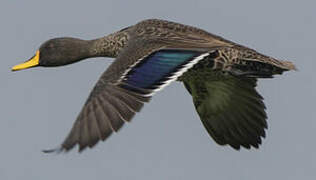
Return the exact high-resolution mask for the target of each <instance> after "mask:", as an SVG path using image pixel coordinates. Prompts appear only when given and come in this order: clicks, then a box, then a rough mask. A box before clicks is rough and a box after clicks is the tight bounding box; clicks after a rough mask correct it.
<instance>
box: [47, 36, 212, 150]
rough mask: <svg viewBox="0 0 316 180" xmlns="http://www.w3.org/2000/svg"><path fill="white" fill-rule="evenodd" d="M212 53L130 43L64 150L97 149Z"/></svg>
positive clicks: (104, 78)
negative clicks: (150, 101) (148, 103)
mask: <svg viewBox="0 0 316 180" xmlns="http://www.w3.org/2000/svg"><path fill="white" fill-rule="evenodd" d="M208 55H209V52H208V51H206V50H201V49H194V50H193V49H188V48H186V49H181V48H176V49H173V48H170V47H167V46H165V44H164V45H163V44H159V43H157V42H155V43H153V42H144V41H137V40H135V41H134V42H129V43H128V44H127V47H126V48H125V49H124V50H123V52H121V53H120V55H119V56H118V57H117V59H116V60H115V61H114V62H113V63H112V64H111V65H110V66H109V68H108V69H107V70H106V71H105V72H104V73H103V74H102V76H101V78H100V79H99V80H98V82H97V83H96V85H95V87H94V89H93V90H92V92H91V94H90V96H89V98H88V99H87V101H86V103H85V105H84V107H83V109H82V111H81V112H80V114H79V116H78V118H77V120H76V122H75V123H74V125H73V127H72V129H71V131H70V133H69V135H68V136H67V137H66V139H65V140H64V142H63V143H62V145H61V147H60V148H58V149H54V150H48V151H45V152H56V151H69V150H70V149H72V148H73V147H74V146H75V145H76V144H78V145H79V151H82V150H84V149H85V148H86V147H90V148H91V147H93V146H94V145H95V144H96V143H97V142H98V141H99V140H105V139H106V138H107V137H109V136H110V135H111V134H112V132H113V131H114V132H116V131H118V130H119V129H120V128H121V127H122V126H123V124H124V122H129V121H130V120H131V119H132V118H133V116H134V115H135V113H136V112H139V111H140V110H141V108H142V107H143V104H144V103H145V102H148V101H149V100H150V98H151V96H152V95H153V94H154V93H155V92H157V91H158V90H161V89H163V88H164V87H165V86H166V85H168V84H169V83H171V82H172V81H174V80H176V79H177V78H178V77H179V76H181V75H182V74H183V73H184V72H185V71H186V70H188V69H189V68H190V67H192V66H193V65H194V64H196V63H197V62H198V61H199V60H201V59H203V58H204V57H206V56H208Z"/></svg>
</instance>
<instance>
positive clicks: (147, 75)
mask: <svg viewBox="0 0 316 180" xmlns="http://www.w3.org/2000/svg"><path fill="white" fill-rule="evenodd" d="M200 54H201V52H196V51H184V50H161V51H158V52H155V53H153V54H151V55H149V56H148V57H146V58H144V59H143V60H141V62H140V63H138V64H137V65H136V66H134V67H133V68H132V69H131V70H130V71H129V72H128V73H127V75H126V79H125V80H123V82H124V83H126V84H128V85H130V86H132V87H134V88H142V89H155V88H158V87H159V85H161V83H162V82H163V81H165V80H167V79H168V78H169V77H170V76H172V75H173V74H174V73H175V72H177V71H180V70H181V69H182V68H183V67H184V65H185V64H187V63H189V62H190V61H192V60H193V59H194V58H195V57H197V56H199V55H200Z"/></svg>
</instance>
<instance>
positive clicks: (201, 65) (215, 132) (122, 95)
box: [12, 19, 295, 152]
mask: <svg viewBox="0 0 316 180" xmlns="http://www.w3.org/2000/svg"><path fill="white" fill-rule="evenodd" d="M91 57H111V58H115V60H114V62H113V63H112V64H111V65H110V66H109V67H108V69H107V70H106V71H105V72H104V73H103V74H102V75H101V77H100V79H99V80H98V82H97V83H96V85H95V87H94V88H93V90H92V92H91V93H90V95H89V97H88V98H87V101H86V103H85V104H84V106H83V108H82V110H81V112H80V114H79V115H78V117H77V119H76V121H75V123H74V124H73V127H72V129H71V131H70V133H69V134H68V136H67V137H66V138H65V140H64V141H63V143H62V144H61V145H60V147H58V148H56V149H51V150H46V151H44V152H60V151H69V150H71V149H72V148H73V147H74V146H75V145H77V144H78V146H79V152H81V151H82V150H84V149H85V148H87V147H90V148H92V147H93V146H95V145H96V144H97V143H98V142H99V141H100V140H102V141H104V140H105V139H107V138H108V137H109V136H110V135H111V134H112V132H117V131H118V130H119V129H120V128H121V127H122V126H123V124H124V123H125V122H130V121H131V119H132V118H133V117H134V115H135V114H136V112H139V111H140V110H141V109H142V107H143V105H144V104H145V103H147V102H149V101H150V99H151V97H152V96H153V95H154V94H155V93H156V92H157V91H160V90H162V89H163V88H164V87H166V86H167V85H169V84H170V83H171V82H173V81H180V82H182V83H183V84H184V87H185V88H186V89H187V91H188V92H189V93H190V94H191V96H192V99H193V103H194V106H195V109H196V111H197V113H198V115H199V117H200V119H201V121H202V124H203V125H204V127H205V129H206V130H207V132H208V133H209V135H210V137H212V138H213V140H214V141H215V142H216V143H217V144H219V145H230V146H231V147H233V148H234V149H236V150H239V149H240V147H244V148H247V149H249V148H251V147H254V148H258V147H259V145H260V144H261V138H264V137H265V129H266V128H267V127H268V126H267V121H266V119H267V115H266V112H265V109H266V107H265V105H264V103H263V98H262V96H261V95H260V94H259V93H258V92H257V91H256V89H255V88H256V86H257V79H258V78H272V77H273V76H274V75H277V74H282V73H283V72H284V71H289V70H295V66H294V65H293V64H292V63H291V62H289V61H281V60H277V59H275V58H273V57H269V56H266V55H263V54H260V53H259V52H257V51H255V50H253V49H250V48H248V47H245V46H242V45H240V44H237V43H234V42H232V41H229V40H226V39H224V38H222V37H220V36H217V35H214V34H211V33H209V32H206V31H204V30H202V29H199V28H195V27H192V26H187V25H183V24H179V23H175V22H170V21H165V20H158V19H149V20H144V21H141V22H139V23H137V24H135V25H133V26H129V27H127V28H124V29H122V30H120V31H118V32H115V33H112V34H110V35H107V36H105V37H102V38H99V39H94V40H82V39H77V38H70V37H63V38H55V39H50V40H48V41H46V42H44V43H43V44H42V45H41V46H40V48H39V49H38V50H37V51H36V53H35V55H34V56H33V57H32V58H31V59H30V60H28V61H26V62H24V63H22V64H19V65H16V66H14V67H13V68H12V70H13V71H17V70H22V69H26V68H31V67H35V66H43V67H54V66H63V65H67V64H71V63H75V62H78V61H81V60H84V59H87V58H91Z"/></svg>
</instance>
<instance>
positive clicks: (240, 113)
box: [184, 72, 267, 149]
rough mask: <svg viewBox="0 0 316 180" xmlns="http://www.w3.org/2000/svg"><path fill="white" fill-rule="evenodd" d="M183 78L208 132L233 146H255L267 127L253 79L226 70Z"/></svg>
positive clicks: (214, 137) (261, 102) (223, 142)
mask: <svg viewBox="0 0 316 180" xmlns="http://www.w3.org/2000/svg"><path fill="white" fill-rule="evenodd" d="M213 77H214V79H207V78H203V79H199V80H198V79H191V80H186V81H184V84H185V87H186V88H187V90H188V91H189V92H190V94H191V95H192V98H193V102H194V105H195V108H196V110H197V112H198V114H199V116H200V119H201V121H202V123H203V125H204V127H205V128H206V130H207V132H208V133H209V135H210V136H211V137H212V138H213V139H214V140H215V141H216V142H217V143H218V144H220V145H225V144H228V145H230V146H231V147H233V148H234V149H240V146H243V147H245V148H247V149H249V148H250V147H251V146H253V147H255V148H258V146H259V144H261V137H265V128H267V122H266V118H267V116H266V113H265V105H264V103H263V101H262V99H263V98H262V96H260V95H259V94H258V93H257V91H256V90H255V87H256V79H254V78H240V77H239V78H237V77H234V76H231V75H228V74H225V75H224V74H221V72H217V74H215V72H214V75H213Z"/></svg>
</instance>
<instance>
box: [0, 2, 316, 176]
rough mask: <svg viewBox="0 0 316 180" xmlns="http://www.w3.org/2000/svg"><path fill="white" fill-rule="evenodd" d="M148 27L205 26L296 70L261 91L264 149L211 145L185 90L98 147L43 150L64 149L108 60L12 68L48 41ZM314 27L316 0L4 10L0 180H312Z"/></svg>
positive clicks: (37, 5) (165, 94) (167, 92)
mask: <svg viewBox="0 0 316 180" xmlns="http://www.w3.org/2000/svg"><path fill="white" fill-rule="evenodd" d="M147 18H160V19H166V20H172V21H176V22H181V23H184V24H189V25H193V26H197V27H200V28H202V29H204V30H207V31H209V32H212V33H215V34H218V35H221V36H223V37H225V38H227V39H229V40H232V41H235V42H238V43H240V44H243V45H246V46H249V47H252V48H254V49H256V50H258V51H259V52H262V53H264V54H267V55H270V56H273V57H276V58H280V59H288V60H292V61H293V62H294V63H295V64H296V66H297V67H298V69H299V71H297V72H288V73H285V74H284V75H282V76H278V77H276V78H275V79H268V80H261V81H260V82H259V87H258V90H259V92H260V93H261V94H262V95H263V96H264V97H265V103H266V105H267V108H268V109H267V113H268V116H269V119H268V123H269V129H268V131H267V138H266V139H264V141H263V145H262V146H261V147H260V149H259V150H254V149H252V150H250V151H248V150H241V151H239V152H238V151H235V150H233V149H232V148H230V147H227V146H224V147H222V146H219V145H217V144H215V142H214V141H213V140H212V139H211V138H210V137H209V135H208V134H207V132H206V130H205V129H204V127H203V126H202V124H201V122H200V119H199V117H198V115H197V113H196V112H195V109H194V106H193V103H192V99H191V97H190V95H189V94H188V93H187V92H186V90H185V89H184V87H183V85H182V84H180V83H178V82H177V83H173V84H172V85H170V86H168V87H167V88H166V89H164V90H163V91H161V92H159V93H157V94H156V96H155V97H154V98H153V100H152V101H151V103H149V104H147V105H146V106H145V108H143V110H142V112H141V113H139V114H137V116H135V118H134V119H133V121H132V123H129V124H126V125H125V126H124V127H123V128H122V129H121V131H120V132H119V133H117V134H114V135H112V136H111V137H110V138H109V139H108V140H107V141H106V142H102V143H99V144H98V145H97V146H96V147H95V148H93V149H89V150H86V151H84V152H83V153H81V154H78V153H77V151H76V150H73V151H71V152H70V153H68V154H59V155H52V154H44V153H42V152H41V150H42V149H47V148H53V147H55V146H57V145H59V144H60V143H61V142H62V141H63V139H64V138H65V136H66V135H67V134H68V132H69V130H70V128H71V126H72V124H73V122H74V120H75V119H76V116H77V114H78V113H79V111H80V110H81V108H82V105H83V103H84V102H85V100H86V98H87V96H88V94H89V92H90V90H91V89H92V87H93V85H94V83H95V82H96V81H97V79H98V78H99V76H100V75H101V73H102V72H103V71H104V70H105V69H106V68H107V67H108V65H109V64H110V63H111V62H112V60H111V59H108V58H98V59H91V60H86V61H83V62H80V63H77V64H73V65H69V66H65V67H59V68H34V69H29V70H24V71H20V72H11V71H10V68H11V67H12V66H13V65H15V64H17V63H20V62H23V61H25V60H27V59H28V58H29V57H31V56H33V55H34V53H35V51H36V50H37V48H38V47H39V46H40V44H41V43H42V42H44V41H46V40H48V39H50V38H53V37H61V36H72V37H78V38H83V39H93V38H98V37H102V36H104V35H107V34H109V33H111V32H114V31H117V30H119V29H121V28H124V27H126V26H129V25H132V24H135V23H137V22H138V21H140V20H143V19H147ZM315 19H316V3H315V1H312V0H310V1H308V0H305V1H304V0H302V1H294V0H293V1H290V0H283V1H275V0H265V1H262V0H260V1H253V0H247V1H210V0H205V1H199V0H195V1H171V0H159V1H148V0H142V1H128V2H127V1H118V0H107V1H92V0H91V1H80V0H71V1H64V0H54V1H46V2H44V1H35V0H28V1H6V0H3V1H1V2H0V22H1V34H0V39H1V41H0V50H1V61H0V82H1V86H0V92H1V93H0V107H1V108H0V112H1V120H0V142H1V146H0V179H1V180H7V179H8V180H15V179H34V180H35V179H41V180H43V179H44V180H56V179H77V180H80V179H146V180H149V179H150V180H161V179H181V180H182V179H183V180H184V179H190V180H192V179H216V180H226V179H227V180H228V179H243V180H244V179H250V180H251V179H256V180H263V179H265V180H266V179H288V180H289V179H293V180H294V179H295V180H296V179H315V177H316V153H315V152H316V141H315V137H316V135H315V131H316V121H315V120H316V118H315V117H316V110H315V100H316V95H315V92H316V80H315V75H316V73H315V67H316V61H315V51H316V47H315V41H316V36H315V32H316V20H315Z"/></svg>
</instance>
